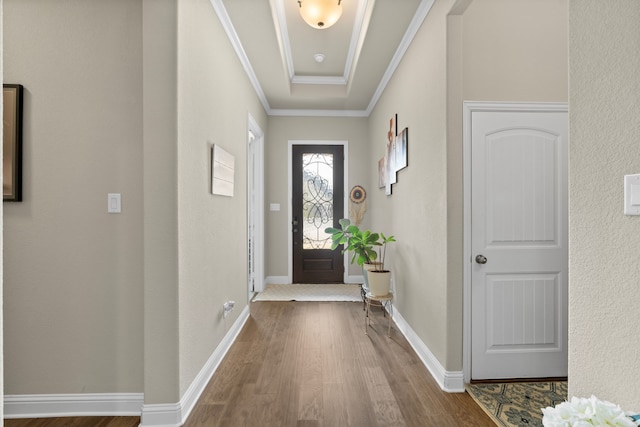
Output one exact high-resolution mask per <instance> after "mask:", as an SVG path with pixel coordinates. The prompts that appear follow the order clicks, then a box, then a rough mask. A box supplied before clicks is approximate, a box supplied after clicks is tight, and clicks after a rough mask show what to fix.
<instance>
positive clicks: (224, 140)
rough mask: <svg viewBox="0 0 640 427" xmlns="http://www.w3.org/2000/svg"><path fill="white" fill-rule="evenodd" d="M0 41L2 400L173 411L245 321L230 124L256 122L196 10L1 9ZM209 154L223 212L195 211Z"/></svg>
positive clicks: (120, 6) (242, 202)
mask: <svg viewBox="0 0 640 427" xmlns="http://www.w3.org/2000/svg"><path fill="white" fill-rule="evenodd" d="M3 24H4V26H3V32H4V34H3V35H4V51H3V55H4V66H5V73H6V74H5V77H6V81H7V82H9V81H11V82H15V83H21V84H23V85H24V86H25V88H26V99H25V107H26V108H25V118H26V121H25V126H24V129H25V134H24V142H25V162H24V166H25V177H24V178H25V182H24V184H25V188H24V194H25V200H24V201H23V202H22V203H15V204H6V205H5V212H4V238H5V253H4V255H5V258H4V263H5V270H4V276H5V289H4V302H5V306H6V307H7V310H6V312H5V316H6V317H5V321H6V324H7V325H9V326H8V327H7V328H5V331H4V336H5V341H6V343H7V346H6V348H7V349H8V351H7V352H6V353H5V368H6V369H5V372H6V373H7V375H6V383H5V385H6V389H5V391H6V394H60V393H130V392H144V393H145V403H174V402H177V401H178V400H179V399H180V398H181V396H182V395H183V394H184V392H185V391H186V389H187V387H188V386H189V385H190V384H191V382H192V381H193V379H194V378H195V376H196V375H197V373H198V372H199V371H200V370H201V368H202V367H203V365H204V363H205V362H206V360H207V359H208V358H209V357H210V356H211V354H212V353H213V351H214V349H215V348H216V347H217V346H218V345H219V343H220V342H221V340H222V337H223V336H224V334H225V333H226V332H227V329H228V327H229V326H230V325H231V324H232V322H233V321H235V320H236V319H237V316H238V314H239V313H240V312H241V311H242V310H243V309H244V308H245V307H246V305H247V303H248V301H247V292H248V290H247V279H246V273H245V270H246V218H245V216H246V215H245V212H246V198H247V194H246V188H245V187H246V174H247V170H246V162H247V157H246V145H247V120H248V114H251V115H252V116H253V117H254V118H255V119H256V120H257V122H258V123H259V124H260V126H261V127H262V128H263V130H265V131H266V130H267V120H266V114H265V112H264V110H263V108H262V106H261V104H260V102H259V100H258V98H257V96H256V94H255V92H254V91H253V88H252V86H251V85H250V83H249V81H248V79H247V77H246V75H245V73H244V71H243V69H242V67H241V65H240V63H239V61H238V59H237V57H236V55H235V52H234V51H233V50H232V48H231V46H230V43H229V41H228V39H227V37H226V35H225V34H224V32H223V30H222V26H221V24H220V22H219V20H218V18H217V17H216V16H215V14H214V12H213V9H212V7H211V4H210V2H208V1H207V0H197V1H196V0H139V1H131V0H114V1H109V2H104V1H102V0H86V1H79V0H70V1H66V2H62V3H61V2H54V1H42V0H27V1H22V0H20V1H14V0H9V1H7V2H5V3H4V22H3ZM178 34H180V37H178ZM220 63H224V64H225V66H224V67H220ZM143 88H144V90H143ZM213 143H219V144H221V145H222V146H223V147H224V148H225V149H227V151H229V152H231V153H232V154H233V155H234V156H235V161H236V173H235V179H236V191H235V195H234V197H232V198H223V197H219V196H213V195H211V193H210V187H209V182H210V181H209V180H210V147H211V144H213ZM109 192H120V193H122V203H123V210H122V213H121V214H118V215H115V214H112V215H110V214H107V212H106V211H107V203H106V198H107V193H109ZM239 272H240V274H239ZM227 300H235V301H236V302H237V305H236V309H235V311H234V312H233V313H232V314H231V316H230V317H228V318H227V319H226V322H225V321H224V320H223V319H222V316H221V310H222V304H223V303H224V301H227Z"/></svg>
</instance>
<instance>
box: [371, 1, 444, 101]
mask: <svg viewBox="0 0 640 427" xmlns="http://www.w3.org/2000/svg"><path fill="white" fill-rule="evenodd" d="M434 1H435V0H422V1H421V2H420V5H419V6H418V10H417V11H416V14H415V15H414V17H413V19H412V20H411V23H410V24H409V28H407V31H406V32H405V33H404V37H403V38H402V41H401V42H400V45H399V46H398V50H396V53H395V55H393V58H392V59H391V62H390V63H389V66H388V67H387V70H386V71H385V73H384V75H383V76H382V80H380V84H379V85H378V88H377V89H376V91H375V92H374V93H373V96H372V97H371V101H370V102H369V106H368V107H367V112H368V114H371V112H372V111H373V109H374V108H375V106H376V104H377V103H378V101H379V100H380V97H381V96H382V94H383V93H384V90H385V89H386V87H387V85H388V84H389V81H390V80H391V77H393V73H395V72H396V68H398V65H400V61H402V58H403V57H404V54H405V53H407V49H409V46H410V45H411V42H412V41H413V39H414V38H415V36H416V34H417V33H418V30H419V29H420V26H422V23H423V22H424V20H425V18H426V17H427V15H428V14H429V11H431V8H432V7H433V3H434Z"/></svg>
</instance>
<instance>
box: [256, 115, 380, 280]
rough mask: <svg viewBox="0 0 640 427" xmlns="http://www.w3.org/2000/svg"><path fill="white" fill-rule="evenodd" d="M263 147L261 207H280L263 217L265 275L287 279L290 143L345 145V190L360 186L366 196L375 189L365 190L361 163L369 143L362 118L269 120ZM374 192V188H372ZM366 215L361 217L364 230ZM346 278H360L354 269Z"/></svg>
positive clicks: (367, 176)
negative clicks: (347, 148) (271, 205)
mask: <svg viewBox="0 0 640 427" xmlns="http://www.w3.org/2000/svg"><path fill="white" fill-rule="evenodd" d="M265 139H266V143H265V165H266V173H265V193H266V194H265V204H266V206H267V207H268V206H269V204H270V203H280V207H281V210H280V211H279V212H271V211H267V212H266V216H265V232H266V235H265V242H266V248H265V252H266V275H267V276H280V277H281V276H286V275H287V266H288V259H287V240H288V238H289V237H288V236H289V234H290V233H289V231H290V227H289V224H288V216H287V209H288V201H287V192H288V185H289V184H288V168H289V167H288V165H287V150H288V144H289V141H290V140H313V141H348V143H349V159H348V168H349V176H348V180H349V182H348V183H347V186H346V187H347V190H349V189H351V187H353V186H354V185H357V184H360V185H363V186H364V187H365V189H366V190H367V192H372V191H374V190H375V189H374V188H373V187H371V186H367V183H368V182H369V181H370V173H371V171H370V170H368V169H367V168H366V163H365V162H364V161H363V159H364V158H366V157H367V152H368V150H369V147H370V141H369V138H368V136H367V119H366V118H335V117H270V118H269V132H268V133H267V135H266V138H265ZM376 188H377V185H376ZM369 218H370V215H369V214H365V219H364V221H363V224H364V225H365V226H366V224H367V222H368V221H369ZM349 274H352V275H361V274H362V269H361V268H359V267H358V266H357V265H355V266H349Z"/></svg>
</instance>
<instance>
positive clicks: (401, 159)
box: [395, 128, 409, 171]
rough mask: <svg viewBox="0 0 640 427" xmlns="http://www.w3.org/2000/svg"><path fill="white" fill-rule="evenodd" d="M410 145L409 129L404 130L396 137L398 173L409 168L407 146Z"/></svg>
mask: <svg viewBox="0 0 640 427" xmlns="http://www.w3.org/2000/svg"><path fill="white" fill-rule="evenodd" d="M408 143H409V128H404V129H403V130H402V132H400V133H399V134H398V136H396V150H395V151H396V156H395V160H396V171H399V170H400V169H404V168H406V167H407V144H408Z"/></svg>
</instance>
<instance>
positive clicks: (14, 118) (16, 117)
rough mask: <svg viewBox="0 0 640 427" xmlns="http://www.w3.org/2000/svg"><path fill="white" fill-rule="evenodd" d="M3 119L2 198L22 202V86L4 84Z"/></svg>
mask: <svg viewBox="0 0 640 427" xmlns="http://www.w3.org/2000/svg"><path fill="white" fill-rule="evenodd" d="M2 88H3V91H2V96H3V98H2V99H3V102H4V114H3V117H2V132H3V133H2V152H3V155H4V157H3V168H4V173H3V176H2V179H3V181H2V196H3V197H2V198H3V200H4V201H9V202H19V201H22V91H23V89H22V85H16V84H3V85H2Z"/></svg>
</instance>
